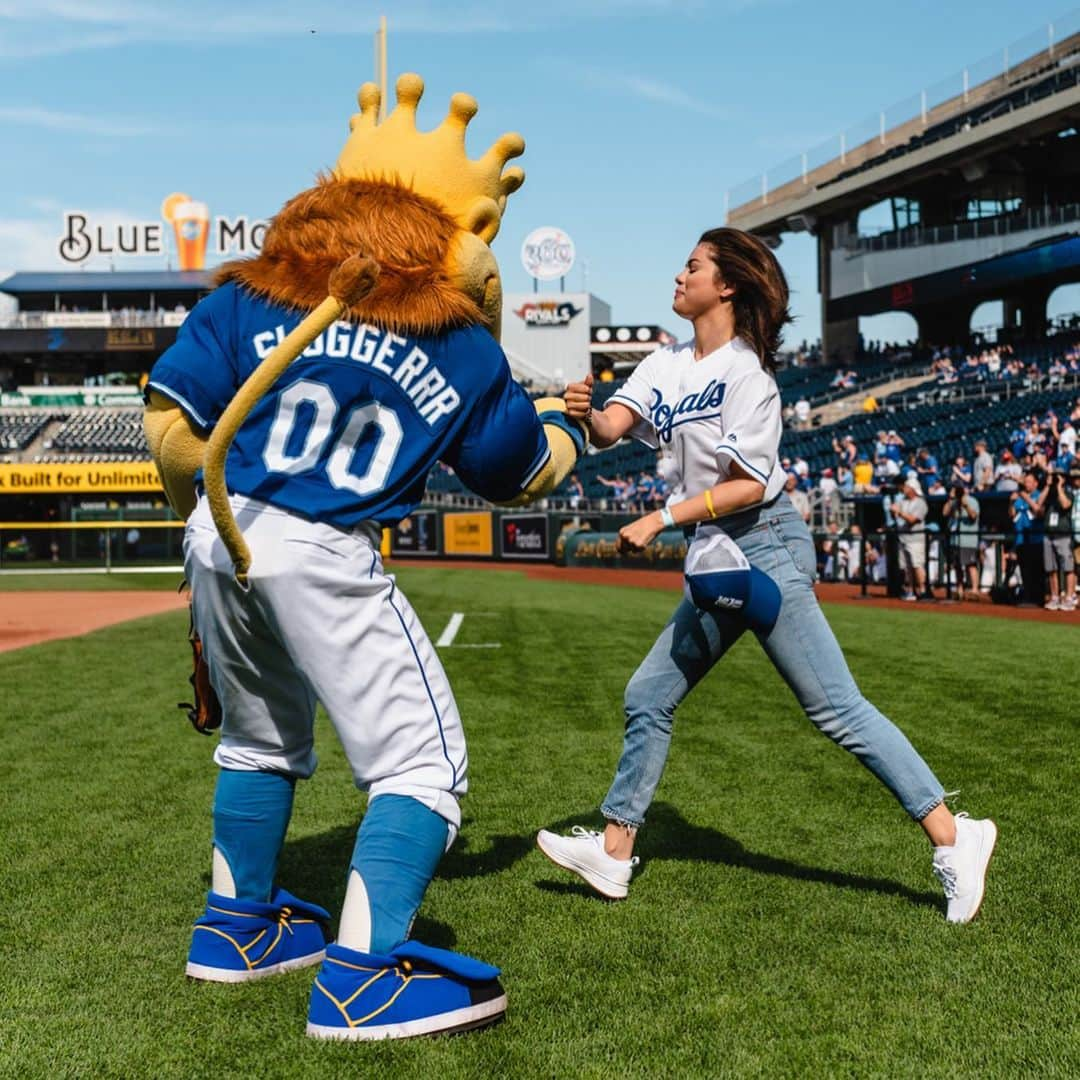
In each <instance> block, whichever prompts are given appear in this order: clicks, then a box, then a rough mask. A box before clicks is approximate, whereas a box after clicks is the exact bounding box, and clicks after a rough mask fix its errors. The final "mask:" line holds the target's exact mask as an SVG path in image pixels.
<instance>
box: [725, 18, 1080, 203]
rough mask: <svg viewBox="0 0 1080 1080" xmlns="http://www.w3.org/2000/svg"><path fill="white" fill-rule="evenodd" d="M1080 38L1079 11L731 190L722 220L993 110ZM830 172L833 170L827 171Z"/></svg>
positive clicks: (1061, 59)
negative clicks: (972, 113) (964, 116)
mask: <svg viewBox="0 0 1080 1080" xmlns="http://www.w3.org/2000/svg"><path fill="white" fill-rule="evenodd" d="M1078 34H1080V8H1074V9H1073V10H1072V11H1070V12H1069V13H1068V14H1067V15H1064V16H1062V17H1061V18H1060V19H1056V20H1055V21H1054V22H1052V23H1048V24H1047V25H1046V26H1044V27H1042V28H1041V29H1039V30H1037V31H1034V32H1032V33H1030V34H1027V35H1026V36H1025V37H1023V38H1021V39H1020V40H1018V41H1014V42H1012V43H1011V44H1009V45H1007V46H1006V47H1005V48H1004V49H1002V50H1001V51H1000V52H995V53H992V54H991V55H990V56H986V57H984V58H983V59H982V60H979V61H976V62H975V63H973V64H969V65H967V66H966V67H964V68H962V69H961V70H960V71H957V72H955V73H954V74H952V75H950V76H949V77H948V78H945V79H943V80H941V81H940V82H939V83H937V84H935V85H933V86H929V87H927V88H926V89H925V90H920V91H919V92H918V93H917V94H913V95H911V96H910V97H907V98H905V99H904V100H903V101H899V102H897V103H896V104H894V105H890V106H888V107H887V108H884V109H880V110H879V111H878V112H876V113H873V114H871V115H870V116H867V117H865V118H864V119H863V120H861V121H859V122H858V123H855V124H853V125H851V126H850V127H848V128H846V129H845V130H843V131H841V132H838V133H837V134H836V135H834V136H832V137H831V138H829V139H825V140H823V141H822V142H820V143H817V144H816V145H814V146H811V147H808V148H807V149H806V150H804V151H803V152H802V153H800V154H796V155H795V156H794V157H791V158H789V159H788V160H787V161H784V162H781V163H780V164H779V165H776V166H774V167H773V168H771V169H769V170H768V171H767V172H763V173H760V174H759V175H757V176H755V177H753V178H752V179H749V180H746V181H744V182H743V183H741V184H738V185H736V186H735V187H733V188H729V189H728V191H727V192H726V193H725V196H724V209H725V216H727V211H729V210H731V209H734V208H736V207H743V206H746V207H750V206H753V205H756V206H766V205H768V204H769V202H770V194H771V193H773V192H776V191H777V189H779V188H782V187H784V186H785V185H787V184H792V183H798V182H799V181H801V184H802V186H803V187H807V188H809V187H813V186H816V185H817V184H819V183H820V182H822V181H824V180H825V179H827V177H826V176H825V175H824V172H825V171H828V172H830V174H833V175H834V174H835V173H838V172H840V171H842V170H843V169H845V168H851V167H854V166H857V165H860V164H863V163H864V162H866V161H867V160H870V159H872V158H873V157H875V156H877V155H880V154H882V153H884V152H885V151H887V150H888V149H889V148H890V147H895V146H902V145H903V144H905V143H907V142H908V141H909V140H910V139H911V138H912V137H913V136H914V135H917V134H919V133H921V132H922V131H925V130H927V129H928V128H930V127H932V126H934V125H935V124H937V123H941V122H944V121H945V120H947V119H948V118H949V117H951V116H953V115H957V114H958V113H961V112H963V111H964V110H965V109H967V108H969V107H974V106H977V105H979V104H982V103H988V102H990V101H992V100H993V99H994V98H995V97H998V96H1001V95H1002V94H1004V93H1006V92H1008V91H1010V90H1015V89H1017V88H1019V87H1020V86H1022V85H1023V84H1024V83H1025V82H1027V81H1029V80H1030V79H1032V78H1036V77H1037V76H1038V75H1040V74H1046V73H1047V72H1049V71H1052V70H1055V69H1056V68H1058V67H1065V66H1067V64H1068V63H1069V60H1070V58H1071V57H1072V56H1073V53H1074V52H1075V48H1076V42H1075V41H1074V40H1072V39H1074V38H1075V37H1076V35H1078ZM825 166H830V169H829V170H825V169H824V167H825ZM819 169H820V170H823V173H822V175H820V176H814V175H813V174H814V173H816V172H817V171H818V170H819ZM828 178H831V175H830V177H828Z"/></svg>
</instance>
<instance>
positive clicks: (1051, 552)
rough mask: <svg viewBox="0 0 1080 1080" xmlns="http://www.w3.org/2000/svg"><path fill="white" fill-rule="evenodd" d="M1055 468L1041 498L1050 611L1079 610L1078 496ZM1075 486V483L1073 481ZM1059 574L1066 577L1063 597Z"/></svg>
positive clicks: (1049, 473) (1049, 474)
mask: <svg viewBox="0 0 1080 1080" xmlns="http://www.w3.org/2000/svg"><path fill="white" fill-rule="evenodd" d="M1067 484H1068V481H1067V480H1066V478H1065V477H1064V476H1063V475H1062V474H1061V473H1059V472H1058V471H1057V470H1056V469H1055V468H1054V467H1053V466H1051V467H1050V469H1049V470H1048V472H1047V478H1046V487H1045V488H1044V489H1043V491H1042V494H1041V495H1040V496H1039V504H1040V507H1041V510H1042V518H1043V567H1044V569H1045V570H1046V584H1047V588H1048V590H1049V593H1050V599H1049V600H1047V601H1046V609H1047V611H1075V610H1076V597H1075V593H1076V563H1075V561H1074V559H1073V536H1072V517H1073V514H1072V508H1073V501H1074V498H1075V493H1074V492H1073V491H1070V489H1069V487H1068V486H1067ZM1073 486H1074V487H1075V481H1073ZM1059 575H1063V576H1064V578H1065V591H1064V594H1059V592H1058V587H1059V580H1058V579H1059Z"/></svg>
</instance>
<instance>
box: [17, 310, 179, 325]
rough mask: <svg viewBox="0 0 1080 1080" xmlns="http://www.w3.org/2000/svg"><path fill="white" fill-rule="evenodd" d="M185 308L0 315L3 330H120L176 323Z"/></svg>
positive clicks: (25, 312) (31, 312)
mask: <svg viewBox="0 0 1080 1080" xmlns="http://www.w3.org/2000/svg"><path fill="white" fill-rule="evenodd" d="M188 314H189V312H187V311H165V310H163V309H158V310H156V311H136V310H128V311H124V310H121V311H18V312H15V313H14V314H12V315H8V316H7V317H6V318H5V317H0V329H3V330H55V329H65V328H71V329H76V328H82V329H87V328H89V329H99V328H100V329H117V328H119V329H124V328H132V327H155V326H180V325H181V323H183V321H184V320H185V319H186V318H187V317H188Z"/></svg>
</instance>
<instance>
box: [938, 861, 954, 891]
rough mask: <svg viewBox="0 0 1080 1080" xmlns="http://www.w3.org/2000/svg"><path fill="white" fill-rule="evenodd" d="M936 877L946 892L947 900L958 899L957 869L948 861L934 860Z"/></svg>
mask: <svg viewBox="0 0 1080 1080" xmlns="http://www.w3.org/2000/svg"><path fill="white" fill-rule="evenodd" d="M934 876H935V877H936V878H937V879H938V881H940V882H941V887H942V888H943V889H944V890H945V899H946V900H955V899H956V867H954V866H953V865H952V863H950V862H948V861H947V859H935V860H934Z"/></svg>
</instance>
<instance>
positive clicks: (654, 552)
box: [557, 528, 686, 570]
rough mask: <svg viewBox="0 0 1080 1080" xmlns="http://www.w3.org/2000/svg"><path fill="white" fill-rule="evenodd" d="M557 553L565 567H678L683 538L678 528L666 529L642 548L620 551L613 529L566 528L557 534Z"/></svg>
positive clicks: (663, 568) (681, 561) (684, 550)
mask: <svg viewBox="0 0 1080 1080" xmlns="http://www.w3.org/2000/svg"><path fill="white" fill-rule="evenodd" d="M557 554H558V561H559V562H560V563H562V564H563V565H564V566H608V567H613V568H614V567H617V568H619V569H624V568H625V569H641V570H681V569H682V566H683V560H684V559H685V558H686V538H685V537H684V536H683V534H682V530H681V529H665V530H664V531H663V532H662V533H660V535H659V536H657V538H656V539H655V540H654V541H653V542H652V543H651V544H650V545H649V546H648V547H647V548H646V549H645V550H644V551H641V552H636V553H632V554H631V553H622V552H620V551H619V534H618V533H616V532H595V531H594V530H592V529H588V528H586V529H578V530H576V531H574V530H567V531H566V532H564V533H563V534H562V536H560V537H559V544H558V552H557Z"/></svg>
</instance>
